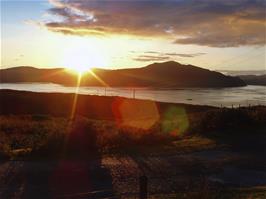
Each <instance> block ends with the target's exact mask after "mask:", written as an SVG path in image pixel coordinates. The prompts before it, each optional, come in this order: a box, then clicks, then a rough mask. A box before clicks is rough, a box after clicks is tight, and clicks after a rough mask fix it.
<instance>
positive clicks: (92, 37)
mask: <svg viewBox="0 0 266 199" xmlns="http://www.w3.org/2000/svg"><path fill="white" fill-rule="evenodd" d="M265 6H266V2H265V1H264V0H261V1H260V0H257V1H256V0H234V1H228V0H198V1H195V0H171V1H170V0H144V1H143V0H117V1H112V0H97V1H96V0H94V1H93V0H87V1H85V0H84V1H78V0H49V1H48V0H47V1H44V0H34V1H33V0H31V1H30V0H28V1H25V0H20V1H14V0H1V68H6V67H13V66H22V65H23V66H25V65H26V66H35V67H46V68H47V67H69V65H71V66H77V67H79V66H80V65H88V66H89V67H104V68H110V69H114V68H115V69H117V68H124V67H141V66H145V65H148V64H150V63H153V62H163V61H168V60H175V61H177V62H180V63H183V64H193V65H197V66H200V67H203V68H208V69H211V70H218V69H226V70H263V69H265V44H266V38H265V37H266V32H265V31H266V18H265V17H266V16H265Z"/></svg>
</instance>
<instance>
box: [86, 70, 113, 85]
mask: <svg viewBox="0 0 266 199" xmlns="http://www.w3.org/2000/svg"><path fill="white" fill-rule="evenodd" d="M89 73H90V74H91V75H92V76H93V77H95V78H96V79H97V80H98V81H99V82H100V83H101V84H102V85H103V86H105V87H110V86H109V85H108V84H107V83H106V82H105V81H103V80H102V79H101V78H100V77H99V76H98V75H96V74H95V73H94V72H93V71H92V70H89Z"/></svg>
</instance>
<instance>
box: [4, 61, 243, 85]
mask: <svg viewBox="0 0 266 199" xmlns="http://www.w3.org/2000/svg"><path fill="white" fill-rule="evenodd" d="M92 72H93V74H95V75H93V74H92V73H90V72H88V73H86V74H83V75H82V78H81V82H80V85H81V86H113V87H158V88H178V87H234V86H245V85H246V83H245V82H244V81H243V80H241V79H240V78H238V77H232V76H227V75H224V74H222V73H219V72H216V71H211V70H208V69H204V68H200V67H197V66H193V65H183V64H180V63H178V62H174V61H168V62H163V63H154V64H150V65H148V66H146V67H142V68H131V69H118V70H107V69H99V68H94V69H92ZM77 76H78V75H77V74H75V73H70V72H69V71H67V70H66V69H64V68H54V69H39V68H34V67H28V66H21V67H14V68H7V69H1V70H0V82H1V83H18V82H51V83H57V84H63V85H67V86H75V85H76V84H77Z"/></svg>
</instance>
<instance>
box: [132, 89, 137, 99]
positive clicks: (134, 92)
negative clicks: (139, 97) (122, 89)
mask: <svg viewBox="0 0 266 199" xmlns="http://www.w3.org/2000/svg"><path fill="white" fill-rule="evenodd" d="M135 96H136V90H135V89H133V99H135Z"/></svg>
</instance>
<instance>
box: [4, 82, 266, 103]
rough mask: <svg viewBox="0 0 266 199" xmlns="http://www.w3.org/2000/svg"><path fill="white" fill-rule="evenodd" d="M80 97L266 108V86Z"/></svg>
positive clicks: (97, 91)
mask: <svg viewBox="0 0 266 199" xmlns="http://www.w3.org/2000/svg"><path fill="white" fill-rule="evenodd" d="M0 89H13V90H24V91H33V92H48V93H50V92H59V93H75V92H76V87H65V86H62V85H59V84H53V83H19V84H18V83H12V84H6V83H5V84H0ZM78 93H79V94H89V95H100V96H105V95H106V96H122V97H128V98H133V97H135V98H138V99H150V100H155V101H160V102H173V103H187V104H199V105H211V106H221V105H222V106H227V107H231V106H232V105H234V106H239V105H241V106H248V105H249V104H250V105H258V104H259V105H266V87H265V86H251V85H249V86H245V87H233V88H219V89H215V88H186V89H175V90H169V89H148V88H142V89H141V88H137V89H136V88H134V89H132V88H110V87H108V88H106V87H80V88H79V91H78Z"/></svg>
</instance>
